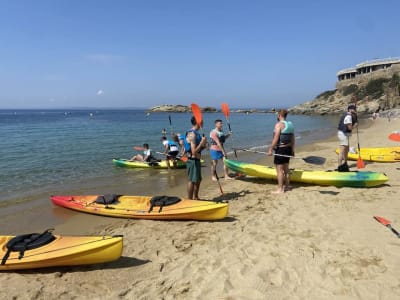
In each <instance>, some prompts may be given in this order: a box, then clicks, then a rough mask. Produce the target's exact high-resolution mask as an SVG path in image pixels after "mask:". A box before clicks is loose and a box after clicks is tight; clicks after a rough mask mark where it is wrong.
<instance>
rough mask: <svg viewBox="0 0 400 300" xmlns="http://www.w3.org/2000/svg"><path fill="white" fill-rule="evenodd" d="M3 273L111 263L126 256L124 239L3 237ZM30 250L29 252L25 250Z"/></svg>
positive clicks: (47, 233)
mask: <svg viewBox="0 0 400 300" xmlns="http://www.w3.org/2000/svg"><path fill="white" fill-rule="evenodd" d="M0 246H1V249H0V258H1V259H2V261H1V264H0V271H3V270H21V269H36V268H45V267H55V266H75V265H89V264H98V263H104V262H110V261H113V260H116V259H118V258H119V257H120V256H121V254H122V247H123V242H122V236H60V235H53V234H52V233H51V232H50V231H45V232H44V233H42V234H38V233H33V234H24V235H20V236H0ZM24 249H26V250H24Z"/></svg>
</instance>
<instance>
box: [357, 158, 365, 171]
mask: <svg viewBox="0 0 400 300" xmlns="http://www.w3.org/2000/svg"><path fill="white" fill-rule="evenodd" d="M364 168H365V164H364V161H363V160H362V159H361V157H359V158H358V159H357V169H364Z"/></svg>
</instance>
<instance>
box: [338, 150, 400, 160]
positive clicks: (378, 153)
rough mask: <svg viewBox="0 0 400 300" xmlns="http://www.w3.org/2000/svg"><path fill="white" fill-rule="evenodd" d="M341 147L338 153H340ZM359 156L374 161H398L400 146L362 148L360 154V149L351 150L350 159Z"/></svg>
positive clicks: (355, 158) (399, 158) (356, 158)
mask: <svg viewBox="0 0 400 300" xmlns="http://www.w3.org/2000/svg"><path fill="white" fill-rule="evenodd" d="M339 151H340V150H339V148H338V149H336V153H337V154H339ZM359 156H360V157H361V159H362V160H365V161H373V162H387V163H391V162H398V161H400V147H378V148H360V155H358V149H355V153H352V152H349V154H348V159H349V160H358V158H359Z"/></svg>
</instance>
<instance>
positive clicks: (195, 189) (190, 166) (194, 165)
mask: <svg viewBox="0 0 400 300" xmlns="http://www.w3.org/2000/svg"><path fill="white" fill-rule="evenodd" d="M190 121H191V123H192V128H191V129H190V130H188V131H186V134H185V140H184V145H185V154H186V156H187V158H188V160H187V162H186V170H187V174H188V184H187V192H188V199H200V198H199V190H200V183H201V179H202V177H201V151H202V150H203V149H204V148H206V147H207V138H206V137H204V136H201V134H200V133H199V129H200V128H201V127H202V126H203V124H197V122H196V118H195V117H194V116H193V117H192V118H191V120H190Z"/></svg>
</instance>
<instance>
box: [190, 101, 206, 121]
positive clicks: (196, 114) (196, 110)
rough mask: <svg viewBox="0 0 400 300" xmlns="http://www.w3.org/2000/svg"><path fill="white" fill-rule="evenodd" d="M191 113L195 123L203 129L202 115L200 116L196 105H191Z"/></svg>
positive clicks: (199, 110)
mask: <svg viewBox="0 0 400 300" xmlns="http://www.w3.org/2000/svg"><path fill="white" fill-rule="evenodd" d="M191 106H192V113H193V116H194V118H195V119H196V123H197V124H199V125H200V127H203V115H202V114H201V109H200V107H199V106H198V105H197V104H196V103H192V105H191Z"/></svg>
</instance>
